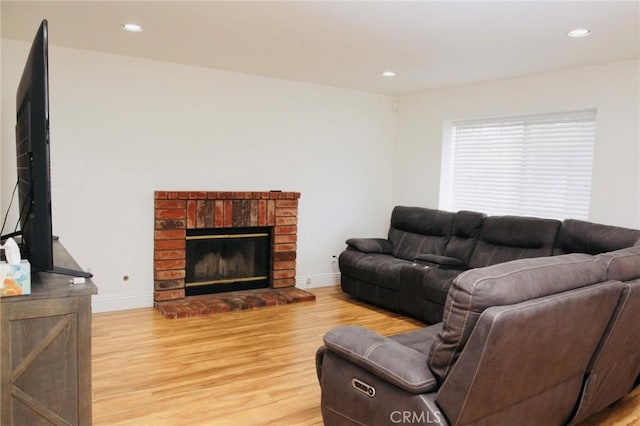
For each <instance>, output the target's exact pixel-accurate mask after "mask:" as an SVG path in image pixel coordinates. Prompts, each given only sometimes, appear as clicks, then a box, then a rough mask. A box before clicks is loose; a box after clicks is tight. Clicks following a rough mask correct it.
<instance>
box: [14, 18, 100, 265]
mask: <svg viewBox="0 0 640 426" xmlns="http://www.w3.org/2000/svg"><path fill="white" fill-rule="evenodd" d="M48 59H49V58H48V29H47V20H46V19H45V20H43V21H42V23H41V24H40V28H39V29H38V32H37V34H36V37H35V39H34V40H33V43H32V45H31V50H30V51H29V55H28V56H27V62H26V64H25V67H24V71H23V72H22V78H21V79H20V83H19V85H18V90H17V94H16V159H17V170H18V184H17V185H18V209H19V224H20V232H17V233H14V234H12V235H11V236H13V235H22V242H21V245H22V251H23V253H24V256H25V257H26V258H27V259H29V262H30V263H31V269H32V271H43V272H52V273H58V274H65V275H71V276H77V277H87V278H88V277H91V274H90V273H88V272H84V271H76V270H72V269H67V268H61V267H57V266H54V258H53V240H54V239H55V238H56V237H54V236H53V234H52V218H51V174H50V166H49V69H48V67H49V61H48ZM3 238H5V237H3Z"/></svg>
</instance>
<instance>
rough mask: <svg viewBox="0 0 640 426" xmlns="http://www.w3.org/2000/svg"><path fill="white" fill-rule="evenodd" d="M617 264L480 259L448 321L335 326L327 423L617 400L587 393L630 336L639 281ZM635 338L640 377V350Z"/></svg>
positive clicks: (485, 419)
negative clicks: (401, 329) (382, 330)
mask: <svg viewBox="0 0 640 426" xmlns="http://www.w3.org/2000/svg"><path fill="white" fill-rule="evenodd" d="M636 257H637V256H636ZM634 261H636V262H637V259H635V260H634ZM637 263H638V265H640V262H637ZM610 266H611V265H610V264H607V263H606V262H605V261H603V260H602V259H596V258H595V257H593V256H590V255H584V254H570V255H564V256H557V257H548V258H534V259H522V260H517V261H513V262H507V263H502V264H497V265H494V266H490V267H486V268H479V269H473V270H469V271H467V272H464V273H462V274H461V275H460V276H459V277H458V278H457V279H456V280H455V281H454V284H453V286H452V287H451V289H450V292H449V294H448V296H447V301H446V307H445V314H444V321H443V322H442V323H441V324H438V325H436V326H432V327H428V328H425V329H421V330H417V331H413V332H409V333H404V334H400V335H396V336H391V337H383V336H380V335H378V334H376V333H374V332H372V331H370V330H367V329H364V328H361V327H354V326H345V327H338V328H336V329H334V330H331V331H330V332H328V333H327V334H326V335H325V338H324V341H325V345H324V346H323V347H321V348H320V349H319V350H318V353H317V356H316V366H317V371H318V378H319V381H320V386H321V389H322V402H321V406H322V415H323V419H324V421H325V424H327V425H342V424H345V425H347V424H349V425H352V424H364V425H388V424H403V423H404V424H407V423H412V424H436V425H492V426H493V425H513V424H518V425H527V424H531V425H540V424H545V425H562V424H567V423H568V422H570V421H572V420H579V419H580V418H584V416H587V415H589V414H591V413H592V412H593V410H594V409H595V410H597V409H599V407H600V406H601V405H602V404H603V403H604V404H609V403H611V402H613V401H615V400H616V399H618V398H619V397H621V396H619V395H618V394H617V393H616V394H615V395H614V394H612V393H611V392H609V391H608V390H606V389H605V390H604V391H602V393H603V396H596V398H595V401H594V398H590V397H586V396H585V395H589V392H586V393H585V391H588V390H589V389H590V388H589V387H588V386H593V388H594V389H602V388H603V386H604V385H602V383H601V382H600V381H597V380H595V379H594V377H595V374H596V373H597V372H598V371H601V369H602V368H605V369H606V368H607V367H608V366H607V365H606V364H607V363H608V360H614V359H617V358H618V357H617V355H615V354H620V352H619V351H617V350H616V349H615V348H614V347H613V346H607V344H606V343H603V342H606V340H607V338H608V337H609V335H611V336H614V339H616V340H618V342H619V341H620V339H622V338H623V337H624V333H617V334H616V331H615V330H616V325H615V324H616V321H618V320H620V321H622V323H624V324H623V325H622V326H621V329H626V330H627V331H628V329H629V321H630V319H629V318H630V317H629V318H627V316H628V315H629V314H628V313H626V314H625V313H624V312H626V311H624V307H623V306H624V305H625V304H626V303H628V302H629V300H631V299H633V300H635V297H636V296H635V293H636V291H635V290H632V287H633V285H635V284H626V285H625V284H623V283H621V282H619V281H611V280H608V279H607V273H608V271H609V269H615V268H610ZM631 269H633V268H631ZM622 270H624V271H626V272H625V273H627V272H629V268H628V265H626V266H625V267H623V268H622ZM639 272H640V271H639ZM623 275H624V274H623ZM628 275H629V274H628V273H627V275H626V276H625V277H626V278H629V276H628ZM638 276H640V273H639V275H638ZM621 278H622V277H619V278H618V279H621ZM634 303H635V302H634ZM633 310H635V311H636V312H637V311H638V308H637V307H635V308H634V309H633ZM634 315H635V314H634ZM639 334H640V333H639ZM618 335H619V336H618ZM637 336H638V335H636V340H635V341H636V342H637V341H638V340H637ZM627 346H628V347H629V349H628V350H627V352H626V353H625V354H624V355H622V358H624V359H625V360H626V361H625V362H626V364H624V365H623V367H622V368H628V369H631V370H634V368H635V372H633V371H626V375H627V376H629V377H630V379H628V380H627V381H630V385H629V386H632V385H633V378H634V377H636V376H637V374H638V371H637V369H638V368H639V367H640V362H638V359H640V353H639V352H638V351H635V349H637V343H633V342H632V343H629V344H628V345H627ZM634 366H635V367H634ZM589 373H593V376H592V377H591V379H592V380H591V383H593V385H589V384H588V381H587V385H585V377H586V378H589ZM611 380H613V381H616V379H615V378H612V379H611ZM607 381H608V380H607V378H604V382H607ZM628 390H629V389H626V390H625V391H624V392H627V391H628ZM622 396H623V395H622ZM579 400H582V401H583V404H582V407H584V408H580V407H577V404H578V401H579ZM578 417H579V418H578Z"/></svg>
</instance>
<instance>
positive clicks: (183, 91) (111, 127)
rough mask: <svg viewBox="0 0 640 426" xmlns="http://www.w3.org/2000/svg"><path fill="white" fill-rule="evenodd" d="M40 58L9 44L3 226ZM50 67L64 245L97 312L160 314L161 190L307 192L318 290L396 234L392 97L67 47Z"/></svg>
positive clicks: (308, 246) (302, 215) (56, 201)
mask: <svg viewBox="0 0 640 426" xmlns="http://www.w3.org/2000/svg"><path fill="white" fill-rule="evenodd" d="M28 47H29V45H28V43H23V42H18V41H12V40H2V151H1V156H2V157H1V158H2V176H1V177H2V181H1V182H2V191H1V192H2V198H1V199H2V211H3V212H4V211H5V209H6V208H7V205H8V203H9V198H10V194H11V189H12V185H13V183H14V182H15V142H14V136H13V126H14V122H15V118H14V117H15V105H14V103H15V100H14V98H15V90H16V86H17V83H18V80H19V76H20V73H21V72H22V67H23V64H24V61H25V58H26V54H27V51H28ZM49 64H50V81H49V83H50V97H51V105H50V116H51V169H52V181H53V183H52V197H53V198H52V204H53V219H54V233H55V234H57V235H60V238H61V241H62V242H63V244H64V245H65V246H66V247H67V248H68V250H69V251H70V252H71V254H72V255H73V256H74V257H75V258H76V260H77V261H78V262H79V264H80V265H81V266H83V267H85V268H91V270H92V272H93V273H94V274H95V279H94V281H95V282H96V284H97V285H98V287H99V291H100V293H99V295H98V296H97V297H95V298H94V309H95V310H98V311H99V310H114V309H125V308H131V307H141V306H151V305H152V293H153V274H152V267H153V264H152V257H153V191H154V190H182V189H184V190H192V189H193V190H198V189H199V190H214V191H215V190H222V191H224V190H230V191H233V190H247V191H252V190H257V191H265V190H270V189H282V190H288V191H299V192H301V194H302V196H301V199H300V207H299V230H298V264H297V274H298V277H297V279H298V283H305V282H306V279H307V278H311V279H312V286H313V285H327V284H336V283H337V282H338V281H337V280H338V275H337V266H336V265H335V264H332V263H331V255H332V254H338V253H340V251H342V250H343V249H344V247H345V246H344V241H345V239H347V238H349V237H352V236H365V235H370V236H382V235H385V234H386V231H387V227H388V220H389V214H390V211H391V207H392V205H391V178H392V169H391V168H392V163H391V161H390V160H389V158H391V156H392V150H393V137H394V132H395V114H394V112H393V110H392V99H391V98H390V97H388V96H382V95H374V94H367V93H362V92H356V91H349V90H342V89H335V88H329V87H323V86H317V85H311V84H303V83H295V82H289V81H282V80H276V79H268V78H261V77H254V76H248V75H243V74H237V73H229V72H222V71H215V70H209V69H202V68H196V67H189V66H182V65H176V64H168V63H161V62H154V61H149V60H142V59H135V58H129V57H122V56H114V55H108V54H101V53H95V52H88V51H82V50H74V49H68V48H60V47H56V46H50V51H49ZM265 161H268V164H265ZM13 211H14V213H13V216H12V217H11V218H10V220H9V223H11V226H12V227H13V224H14V223H15V220H16V219H15V218H16V216H17V215H16V214H15V212H16V209H15V208H14V209H13ZM124 275H128V276H129V277H130V280H129V281H127V282H125V281H123V279H122V278H123V276H124ZM299 285H301V286H303V287H304V286H305V285H304V284H299Z"/></svg>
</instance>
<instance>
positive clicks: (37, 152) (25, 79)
mask: <svg viewBox="0 0 640 426" xmlns="http://www.w3.org/2000/svg"><path fill="white" fill-rule="evenodd" d="M16 119H17V122H16V158H17V167H18V201H19V203H18V205H19V216H20V218H19V221H20V230H21V234H22V244H23V251H24V254H25V256H26V257H27V258H28V259H29V262H30V263H31V268H32V269H33V270H34V271H47V270H51V269H53V237H52V224H51V187H50V182H51V180H50V173H49V81H48V48H47V21H46V20H44V21H42V24H40V28H39V29H38V32H37V34H36V37H35V39H34V41H33V43H32V45H31V50H30V51H29V56H28V57H27V62H26V64H25V67H24V71H23V73H22V78H21V79H20V84H19V85H18V91H17V94H16Z"/></svg>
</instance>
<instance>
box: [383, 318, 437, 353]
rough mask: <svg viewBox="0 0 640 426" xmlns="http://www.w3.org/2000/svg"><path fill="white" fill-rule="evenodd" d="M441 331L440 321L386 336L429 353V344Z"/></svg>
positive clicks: (431, 343) (421, 351)
mask: <svg viewBox="0 0 640 426" xmlns="http://www.w3.org/2000/svg"><path fill="white" fill-rule="evenodd" d="M440 331H442V323H441V322H439V323H437V324H434V325H431V326H429V327H425V328H419V329H417V330H413V331H408V332H405V333H400V334H394V335H392V336H388V337H389V339H391V340H393V341H395V342H398V343H400V344H401V345H404V346H408V347H410V348H411V349H414V350H416V351H418V352H420V353H423V354H425V355H429V351H430V350H431V345H433V342H435V340H436V338H437V337H438V333H440Z"/></svg>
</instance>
